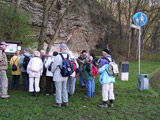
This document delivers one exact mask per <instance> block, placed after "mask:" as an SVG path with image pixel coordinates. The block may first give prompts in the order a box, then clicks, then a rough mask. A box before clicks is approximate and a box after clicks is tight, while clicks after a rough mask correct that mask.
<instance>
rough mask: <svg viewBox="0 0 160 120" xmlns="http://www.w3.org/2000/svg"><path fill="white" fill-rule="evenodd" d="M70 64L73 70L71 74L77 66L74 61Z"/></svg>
mask: <svg viewBox="0 0 160 120" xmlns="http://www.w3.org/2000/svg"><path fill="white" fill-rule="evenodd" d="M71 63H72V68H73V72H74V71H76V70H77V65H76V62H75V60H74V61H72V62H71Z"/></svg>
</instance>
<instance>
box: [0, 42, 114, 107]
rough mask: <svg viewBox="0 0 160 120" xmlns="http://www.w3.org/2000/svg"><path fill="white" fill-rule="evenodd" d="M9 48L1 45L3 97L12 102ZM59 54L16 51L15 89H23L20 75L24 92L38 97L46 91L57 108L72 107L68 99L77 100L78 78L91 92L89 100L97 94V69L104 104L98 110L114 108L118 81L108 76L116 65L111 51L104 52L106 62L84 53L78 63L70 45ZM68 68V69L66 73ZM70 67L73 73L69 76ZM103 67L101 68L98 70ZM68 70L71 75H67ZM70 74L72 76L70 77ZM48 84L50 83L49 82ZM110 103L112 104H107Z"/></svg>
mask: <svg viewBox="0 0 160 120" xmlns="http://www.w3.org/2000/svg"><path fill="white" fill-rule="evenodd" d="M6 47H7V44H6V43H5V42H1V49H0V96H1V98H10V97H11V96H10V95H8V93H7V90H8V79H7V75H6V70H7V68H8V63H7V57H6V54H5V49H6ZM59 51H60V52H59V53H58V52H57V51H54V52H49V53H48V54H47V55H45V51H44V50H41V51H40V52H39V51H34V56H32V55H31V54H29V50H28V49H27V48H26V49H24V53H23V54H22V55H20V51H16V52H15V54H14V56H13V57H12V58H11V59H10V66H11V70H12V75H13V77H12V81H11V89H16V90H17V89H18V88H19V80H20V75H22V80H23V90H25V91H27V90H28V91H29V92H30V94H31V96H36V97H37V96H38V94H39V92H40V89H44V88H45V91H46V96H49V95H54V96H55V98H56V103H55V104H54V105H53V107H62V106H66V107H68V102H69V101H68V96H69V97H70V98H72V97H73V95H74V92H75V83H76V78H77V76H78V78H79V85H81V86H82V87H86V88H87V94H86V96H85V97H86V98H91V97H93V95H94V92H95V75H94V71H93V67H94V68H95V67H96V68H97V70H98V72H99V82H100V84H101V85H102V101H103V103H102V104H100V105H98V107H103V108H107V107H108V105H110V106H111V107H113V106H114V105H113V101H114V99H115V96H114V92H113V90H114V82H115V77H114V76H110V75H109V74H108V72H107V69H108V65H109V62H110V61H112V58H111V56H110V53H109V50H107V49H104V50H103V51H102V55H103V58H102V59H95V56H94V54H90V55H88V54H87V50H82V51H81V53H80V56H79V57H78V59H76V58H75V56H74V55H73V53H72V52H71V51H69V50H68V47H67V45H66V44H60V47H59ZM65 64H66V66H67V67H68V68H67V69H65ZM69 64H70V65H71V72H70V73H69V72H68V71H69V70H68V69H69ZM99 64H100V68H99V69H98V66H99ZM64 70H67V73H66V74H65V75H64V72H65V71H64ZM68 73H69V74H68ZM45 81H46V82H45ZM108 101H110V103H109V104H108V103H107V102H108Z"/></svg>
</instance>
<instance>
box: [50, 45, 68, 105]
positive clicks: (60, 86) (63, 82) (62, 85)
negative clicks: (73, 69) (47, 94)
mask: <svg viewBox="0 0 160 120" xmlns="http://www.w3.org/2000/svg"><path fill="white" fill-rule="evenodd" d="M66 50H67V45H66V44H61V45H60V53H61V54H62V55H63V57H64V58H67V52H66ZM60 68H62V57H61V56H60V55H57V56H56V57H55V59H54V62H53V65H52V72H53V81H55V87H56V104H54V105H53V107H61V105H64V106H66V107H68V93H67V80H68V77H63V76H62V75H61V69H60ZM62 99H63V104H62Z"/></svg>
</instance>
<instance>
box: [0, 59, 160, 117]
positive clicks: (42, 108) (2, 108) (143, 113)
mask: <svg viewBox="0 0 160 120" xmlns="http://www.w3.org/2000/svg"><path fill="white" fill-rule="evenodd" d="M159 66H160V63H156V62H142V63H141V71H142V72H141V73H146V74H150V73H152V72H153V71H154V70H156V69H157V68H158V67H159ZM129 70H130V73H129V81H120V80H118V77H117V78H116V83H115V98H116V100H115V102H114V104H115V107H114V108H107V109H101V108H98V107H97V105H98V104H100V103H101V102H102V101H101V99H102V96H101V89H102V88H101V85H99V82H98V77H97V78H96V81H95V82H96V92H95V94H94V96H93V98H91V99H87V98H85V97H84V96H85V94H86V89H85V88H81V87H80V86H79V85H78V79H77V82H76V92H75V95H74V97H73V98H72V99H69V108H65V107H62V108H57V109H55V108H53V107H52V105H53V104H54V103H55V97H54V96H48V97H46V96H45V95H44V94H45V93H44V90H42V91H41V93H40V96H39V97H38V98H36V97H31V96H30V94H29V92H26V91H22V90H21V88H20V90H10V89H9V94H10V95H11V96H12V98H10V99H4V100H3V99H0V120H5V119H8V120H22V119H23V120H79V119H80V120H91V119H95V120H106V119H107V120H124V119H128V120H134V119H138V120H143V119H145V120H146V119H147V120H156V119H157V120H158V119H159V117H160V111H159V109H160V98H159V93H158V91H157V92H156V91H155V89H153V88H152V87H151V86H150V89H149V90H145V91H143V92H139V91H138V64H137V63H133V62H132V63H130V64H129ZM7 74H8V78H9V81H11V77H12V76H11V74H10V70H8V71H7ZM151 77H153V76H149V78H150V82H152V80H151ZM155 81H156V80H155ZM9 83H10V82H9ZM21 84H22V80H21ZM159 85H160V84H159ZM157 87H158V86H157Z"/></svg>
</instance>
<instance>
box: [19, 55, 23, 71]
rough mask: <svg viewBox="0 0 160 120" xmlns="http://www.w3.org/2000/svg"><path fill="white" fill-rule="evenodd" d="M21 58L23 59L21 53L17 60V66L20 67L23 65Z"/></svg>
mask: <svg viewBox="0 0 160 120" xmlns="http://www.w3.org/2000/svg"><path fill="white" fill-rule="evenodd" d="M23 59H24V57H23V55H22V56H21V57H20V59H19V62H18V66H19V67H20V68H21V67H22V65H23Z"/></svg>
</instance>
